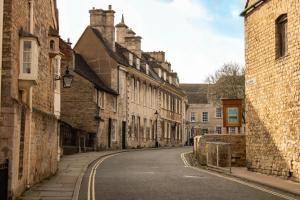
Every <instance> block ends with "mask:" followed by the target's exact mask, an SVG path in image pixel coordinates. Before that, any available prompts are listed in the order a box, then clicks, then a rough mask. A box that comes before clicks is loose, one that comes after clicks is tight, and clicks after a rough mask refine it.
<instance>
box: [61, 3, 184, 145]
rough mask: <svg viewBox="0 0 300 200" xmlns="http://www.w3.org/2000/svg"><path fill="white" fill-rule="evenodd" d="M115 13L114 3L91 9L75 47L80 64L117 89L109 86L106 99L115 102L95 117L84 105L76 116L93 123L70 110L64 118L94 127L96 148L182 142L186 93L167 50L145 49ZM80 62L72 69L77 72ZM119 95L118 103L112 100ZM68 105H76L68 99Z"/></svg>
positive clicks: (84, 128)
mask: <svg viewBox="0 0 300 200" xmlns="http://www.w3.org/2000/svg"><path fill="white" fill-rule="evenodd" d="M114 13H115V12H114V11H113V10H112V8H111V6H109V9H108V10H103V9H92V10H90V25H89V26H88V27H87V28H86V29H85V31H84V32H83V34H82V36H81V37H80V39H79V40H78V42H77V43H76V45H75V47H74V52H75V53H76V55H77V58H79V56H80V59H82V60H83V61H84V62H82V63H85V64H84V65H85V66H83V67H82V70H86V69H87V68H88V69H90V73H89V75H91V73H93V74H94V75H93V76H94V78H96V77H97V79H99V80H101V82H102V83H103V85H105V87H106V88H109V90H110V91H115V93H113V94H108V93H109V92H108V91H105V92H106V95H105V96H106V97H107V98H106V102H107V103H108V104H111V105H110V106H112V105H114V106H115V107H114V106H113V107H111V108H112V109H109V108H110V107H108V106H107V107H106V108H107V110H106V108H104V110H103V111H102V110H100V115H99V116H100V118H101V119H102V120H100V121H99V120H98V121H99V122H96V120H97V119H93V117H94V115H95V114H94V113H95V111H93V109H82V113H81V115H80V114H78V115H77V116H78V119H77V120H78V121H80V118H86V119H90V123H83V122H82V124H81V125H80V124H74V123H72V122H71V121H72V120H73V121H74V117H73V119H72V115H70V114H68V117H67V116H66V118H65V120H64V121H66V122H67V123H69V124H70V125H71V126H75V127H76V128H79V129H81V130H84V131H86V132H92V133H95V134H96V137H97V138H98V139H97V145H96V149H108V148H139V147H155V146H158V145H162V146H174V145H182V144H183V139H182V135H183V131H184V130H185V120H184V117H185V106H186V105H185V104H186V101H185V97H186V96H185V94H184V93H183V92H182V90H181V89H180V88H179V80H178V76H177V73H175V72H173V71H172V69H171V64H170V63H168V62H166V61H165V58H164V57H165V53H164V52H149V53H145V52H143V51H142V49H141V39H142V38H141V37H140V36H136V33H135V32H134V31H133V30H132V29H129V28H128V26H127V25H126V24H125V21H124V17H122V20H121V22H120V23H119V24H117V25H116V26H115V25H114ZM115 32H116V39H115ZM76 67H77V68H78V66H76V65H75V68H74V69H75V71H74V72H73V73H78V72H76ZM72 71H73V69H72ZM77 71H78V70H77ZM75 79H76V77H74V81H75V82H76V80H75ZM86 79H88V78H87V77H86ZM78 87H83V85H82V84H79V85H78ZM100 89H101V88H100ZM102 89H103V88H102ZM66 92H67V93H69V92H73V95H70V94H69V95H70V96H74V97H75V96H76V95H77V90H76V89H74V90H69V91H66ZM64 94H65V93H63V95H64ZM109 96H111V98H108V97H109ZM62 98H63V99H64V98H65V97H62ZM115 98H116V102H115V103H116V104H114V103H113V102H114V101H115ZM70 99H72V98H70ZM89 101H90V100H89ZM79 105H80V104H79ZM68 106H69V107H70V108H71V107H72V106H73V107H76V106H78V105H77V103H76V102H75V101H73V103H72V101H69V103H68ZM81 107H83V108H85V107H86V106H84V105H81ZM65 111H67V112H68V111H69V109H66V110H65ZM74 111H75V110H74ZM62 113H64V108H63V109H62ZM63 116H64V114H63ZM84 116H88V117H84ZM70 119H72V120H70ZM92 123H94V124H97V125H96V126H98V127H99V128H98V129H97V131H95V129H93V130H92V129H91V128H92V127H95V126H94V125H93V124H92Z"/></svg>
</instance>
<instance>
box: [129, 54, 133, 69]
mask: <svg viewBox="0 0 300 200" xmlns="http://www.w3.org/2000/svg"><path fill="white" fill-rule="evenodd" d="M129 65H130V66H132V65H133V55H132V53H129Z"/></svg>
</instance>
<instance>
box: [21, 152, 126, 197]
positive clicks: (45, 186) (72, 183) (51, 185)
mask: <svg viewBox="0 0 300 200" xmlns="http://www.w3.org/2000/svg"><path fill="white" fill-rule="evenodd" d="M120 152H123V151H102V152H89V153H79V154H74V155H69V156H64V157H62V159H61V161H60V162H59V164H58V170H57V173H56V175H55V176H53V177H51V178H50V179H47V180H45V181H42V182H41V183H39V184H37V185H35V186H33V187H32V188H30V189H29V190H28V191H26V192H25V193H24V194H23V196H22V197H21V198H22V199H24V200H52V199H55V200H76V199H77V198H78V193H79V188H80V184H81V181H82V177H83V175H84V173H85V171H86V169H87V168H88V166H89V165H90V164H91V163H92V162H93V161H95V160H97V159H99V158H101V157H103V156H106V155H110V154H116V153H120Z"/></svg>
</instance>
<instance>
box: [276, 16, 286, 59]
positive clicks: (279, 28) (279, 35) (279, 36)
mask: <svg viewBox="0 0 300 200" xmlns="http://www.w3.org/2000/svg"><path fill="white" fill-rule="evenodd" d="M287 33H288V17H287V14H282V15H280V16H279V17H278V18H277V19H276V37H275V38H276V58H277V59H278V58H282V57H284V56H286V55H287V53H288V37H287Z"/></svg>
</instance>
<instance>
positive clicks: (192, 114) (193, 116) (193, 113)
mask: <svg viewBox="0 0 300 200" xmlns="http://www.w3.org/2000/svg"><path fill="white" fill-rule="evenodd" d="M191 122H196V112H191Z"/></svg>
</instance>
